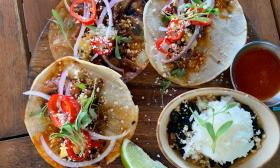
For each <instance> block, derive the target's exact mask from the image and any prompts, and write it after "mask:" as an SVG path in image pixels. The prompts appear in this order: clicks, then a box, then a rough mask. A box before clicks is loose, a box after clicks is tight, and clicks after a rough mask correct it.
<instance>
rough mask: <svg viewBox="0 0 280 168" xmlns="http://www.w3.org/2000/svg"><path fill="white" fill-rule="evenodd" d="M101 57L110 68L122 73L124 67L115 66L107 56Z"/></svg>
mask: <svg viewBox="0 0 280 168" xmlns="http://www.w3.org/2000/svg"><path fill="white" fill-rule="evenodd" d="M101 58H102V59H103V60H104V61H105V62H106V64H107V65H108V66H109V67H110V68H112V69H114V70H115V71H118V72H121V73H124V69H122V68H119V67H116V66H115V65H113V64H112V63H111V62H110V61H109V60H108V58H107V56H105V55H102V56H101Z"/></svg>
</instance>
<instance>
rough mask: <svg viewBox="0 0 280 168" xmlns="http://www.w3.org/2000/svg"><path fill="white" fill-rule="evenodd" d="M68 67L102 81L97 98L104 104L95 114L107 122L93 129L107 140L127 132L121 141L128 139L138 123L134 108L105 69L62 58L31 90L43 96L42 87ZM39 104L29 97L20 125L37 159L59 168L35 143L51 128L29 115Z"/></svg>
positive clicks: (116, 77) (124, 88) (107, 160)
mask: <svg viewBox="0 0 280 168" xmlns="http://www.w3.org/2000/svg"><path fill="white" fill-rule="evenodd" d="M68 67H70V69H83V70H86V71H87V72H89V75H90V76H91V78H92V79H95V78H101V79H102V80H103V82H104V87H103V88H102V89H101V95H100V96H102V97H103V98H104V103H103V105H101V107H99V108H100V110H99V114H100V113H101V115H103V116H107V121H103V122H100V123H101V124H99V125H97V127H98V128H100V129H101V131H102V134H103V135H106V136H110V135H119V134H121V133H123V132H124V131H129V133H128V135H127V136H126V137H125V138H129V139H131V138H132V136H133V134H134V131H135V129H136V125H137V123H138V111H139V110H138V106H136V105H135V104H134V102H133V100H132V96H131V94H130V92H129V90H128V88H127V86H126V85H125V84H124V83H123V81H122V80H121V79H120V77H121V76H120V75H119V74H118V73H116V72H114V71H113V70H111V69H109V68H106V67H104V66H100V65H94V64H91V63H88V62H86V61H81V60H77V59H74V58H73V57H64V58H62V59H59V60H57V61H56V62H54V63H53V64H51V65H50V66H49V67H47V68H46V69H45V70H44V71H43V72H41V73H40V74H39V75H38V76H37V78H36V79H35V80H34V82H33V85H32V87H31V90H34V91H42V92H44V83H45V82H46V81H47V80H49V79H51V78H52V77H53V76H55V75H57V73H61V71H62V70H64V69H65V68H68ZM102 100H103V99H102ZM42 103H43V101H42V99H41V98H39V97H36V96H30V97H29V100H28V103H27V107H26V111H25V119H24V122H25V125H26V128H27V131H28V133H29V135H30V137H31V139H32V141H33V143H34V145H35V147H36V148H37V150H38V152H39V153H40V155H41V156H42V157H43V158H44V159H45V160H46V161H47V162H48V163H49V164H51V165H52V166H54V167H61V165H59V164H58V163H56V162H55V161H53V160H52V159H51V158H50V157H49V156H48V155H47V154H46V153H45V151H44V150H43V148H42V145H41V143H40V140H39V138H40V136H41V135H42V133H44V131H46V129H48V128H47V126H48V125H49V124H51V123H50V121H47V120H42V119H41V118H40V115H32V113H33V112H36V111H40V109H41V107H42ZM45 138H46V137H45ZM123 139H124V138H123ZM123 139H119V140H118V141H117V143H116V145H115V147H114V149H113V150H112V152H111V153H110V154H109V155H108V156H107V157H106V158H105V160H104V161H103V162H102V163H104V162H105V163H104V164H109V163H111V162H112V161H114V160H115V159H116V158H117V157H118V156H119V154H120V148H121V144H122V141H123ZM108 143H109V142H108Z"/></svg>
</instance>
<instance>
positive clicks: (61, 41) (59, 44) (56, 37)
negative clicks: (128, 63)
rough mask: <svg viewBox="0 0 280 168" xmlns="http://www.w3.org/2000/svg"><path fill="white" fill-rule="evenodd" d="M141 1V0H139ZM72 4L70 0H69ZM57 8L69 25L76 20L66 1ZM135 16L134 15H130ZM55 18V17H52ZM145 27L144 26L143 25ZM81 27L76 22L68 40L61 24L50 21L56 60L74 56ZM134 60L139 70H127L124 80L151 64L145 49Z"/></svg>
mask: <svg viewBox="0 0 280 168" xmlns="http://www.w3.org/2000/svg"><path fill="white" fill-rule="evenodd" d="M139 1H141V0H139ZM126 3H127V2H126V1H122V2H119V3H118V4H117V5H120V6H121V5H124V6H125V5H127V4H126ZM69 4H70V1H69ZM55 10H56V11H57V12H58V14H59V15H60V16H61V17H62V19H63V21H64V25H65V26H66V25H67V21H69V20H72V22H75V19H73V17H72V16H71V15H70V13H69V12H68V11H67V9H66V7H65V5H64V1H63V0H61V1H60V3H59V4H58V5H57V6H56V8H55ZM130 17H133V16H130ZM52 19H54V18H52ZM138 24H139V25H143V23H142V22H141V21H139V23H138ZM141 27H143V26H141ZM80 28H81V24H80V23H75V24H74V25H73V27H72V28H71V29H70V30H68V31H67V39H68V40H66V39H65V38H64V36H63V34H62V32H61V31H60V29H59V26H58V25H57V24H55V23H54V22H51V23H50V26H49V32H48V40H49V45H50V50H51V53H52V55H53V57H54V59H55V60H57V59H60V58H63V57H65V56H70V55H71V56H72V55H73V47H74V45H75V43H76V39H77V37H78V35H79V32H80ZM138 38H143V35H140V36H138V35H135V36H132V39H138ZM133 62H134V63H135V64H136V65H137V67H138V68H139V70H138V71H137V72H133V73H132V72H126V73H125V74H124V76H123V80H124V81H129V80H132V79H133V78H135V77H136V76H137V75H139V74H140V73H141V72H142V71H143V70H144V69H145V68H146V67H147V65H148V64H149V60H148V57H147V56H146V53H145V50H144V49H143V51H142V52H140V53H139V54H138V55H137V57H136V58H135V60H133Z"/></svg>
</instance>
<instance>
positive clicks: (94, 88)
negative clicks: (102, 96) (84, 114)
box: [82, 79, 97, 111]
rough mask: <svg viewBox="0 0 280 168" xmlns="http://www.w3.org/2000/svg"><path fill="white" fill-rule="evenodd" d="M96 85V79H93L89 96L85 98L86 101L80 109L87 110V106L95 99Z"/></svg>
mask: <svg viewBox="0 0 280 168" xmlns="http://www.w3.org/2000/svg"><path fill="white" fill-rule="evenodd" d="M96 85H97V79H95V80H94V84H93V89H92V93H91V96H90V97H89V98H88V99H87V101H86V103H85V106H84V107H82V111H88V110H89V108H90V107H91V105H92V103H93V101H94V99H95V90H96Z"/></svg>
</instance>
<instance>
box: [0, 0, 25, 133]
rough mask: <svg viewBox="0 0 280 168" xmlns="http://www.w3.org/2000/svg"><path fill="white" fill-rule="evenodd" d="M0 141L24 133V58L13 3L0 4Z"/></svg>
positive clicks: (19, 27) (20, 31)
mask: <svg viewBox="0 0 280 168" xmlns="http://www.w3.org/2000/svg"><path fill="white" fill-rule="evenodd" d="M0 36H1V40H0V51H1V52H0V58H1V64H0V73H1V82H0V102H1V110H0V116H1V124H0V127H1V129H0V138H4V137H7V136H15V135H19V134H22V133H24V132H26V130H25V127H24V124H23V122H22V121H23V115H24V108H25V104H26V99H25V98H24V97H23V96H21V95H22V92H23V91H24V90H25V87H26V81H27V73H28V71H27V67H28V63H27V57H26V50H25V45H24V40H23V33H22V24H21V21H20V16H19V12H18V4H17V0H9V1H0Z"/></svg>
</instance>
